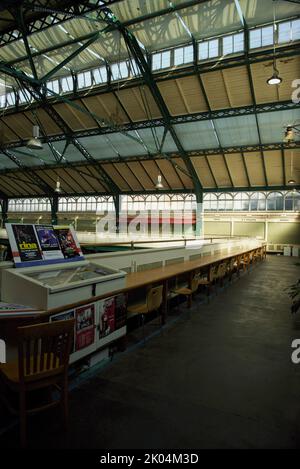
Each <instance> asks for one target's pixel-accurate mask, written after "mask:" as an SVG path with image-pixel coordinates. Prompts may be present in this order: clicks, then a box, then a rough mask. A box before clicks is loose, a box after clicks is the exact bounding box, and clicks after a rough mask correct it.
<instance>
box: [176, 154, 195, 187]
mask: <svg viewBox="0 0 300 469" xmlns="http://www.w3.org/2000/svg"><path fill="white" fill-rule="evenodd" d="M173 161H174V162H175V163H176V164H177V165H178V166H179V167H180V168H182V171H181V170H180V169H179V168H178V169H177V173H178V175H179V174H180V179H181V181H182V182H183V184H184V185H185V187H186V188H187V189H192V188H193V187H194V186H193V181H192V178H191V177H190V176H189V170H188V168H187V166H186V164H185V162H184V161H183V159H182V158H173Z"/></svg>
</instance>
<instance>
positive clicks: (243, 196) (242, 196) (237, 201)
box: [233, 192, 250, 212]
mask: <svg viewBox="0 0 300 469" xmlns="http://www.w3.org/2000/svg"><path fill="white" fill-rule="evenodd" d="M249 206H250V197H249V194H248V193H247V192H238V193H237V194H235V196H234V201H233V210H241V211H244V212H248V210H249Z"/></svg>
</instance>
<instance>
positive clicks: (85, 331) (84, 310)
mask: <svg viewBox="0 0 300 469" xmlns="http://www.w3.org/2000/svg"><path fill="white" fill-rule="evenodd" d="M95 327H96V326H95V304H90V305H86V306H81V307H80V308H76V309H75V349H76V350H81V349H83V348H85V347H88V346H89V345H92V344H93V343H94V341H95Z"/></svg>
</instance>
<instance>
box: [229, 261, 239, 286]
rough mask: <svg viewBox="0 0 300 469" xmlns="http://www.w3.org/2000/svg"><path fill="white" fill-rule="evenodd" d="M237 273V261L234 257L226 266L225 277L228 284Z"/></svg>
mask: <svg viewBox="0 0 300 469" xmlns="http://www.w3.org/2000/svg"><path fill="white" fill-rule="evenodd" d="M236 272H237V261H236V259H235V257H231V259H230V260H229V262H228V264H227V275H228V278H229V282H231V281H232V277H233V274H235V273H236Z"/></svg>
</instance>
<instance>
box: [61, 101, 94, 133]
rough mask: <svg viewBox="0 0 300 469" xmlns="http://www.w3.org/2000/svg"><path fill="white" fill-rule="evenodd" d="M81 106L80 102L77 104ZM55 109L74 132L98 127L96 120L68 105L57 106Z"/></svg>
mask: <svg viewBox="0 0 300 469" xmlns="http://www.w3.org/2000/svg"><path fill="white" fill-rule="evenodd" d="M75 103H76V104H78V105H80V104H81V103H80V102H76V101H75ZM54 109H55V110H56V111H57V112H58V113H59V115H60V116H61V118H62V119H63V120H64V121H65V122H66V124H67V125H68V126H69V127H71V129H72V130H75V131H76V130H85V129H94V128H96V127H97V123H96V122H95V120H94V119H93V118H92V117H91V116H89V115H87V114H86V113H84V112H81V111H79V110H77V109H75V108H74V107H73V106H70V105H69V104H66V103H61V104H55V105H54Z"/></svg>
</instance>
